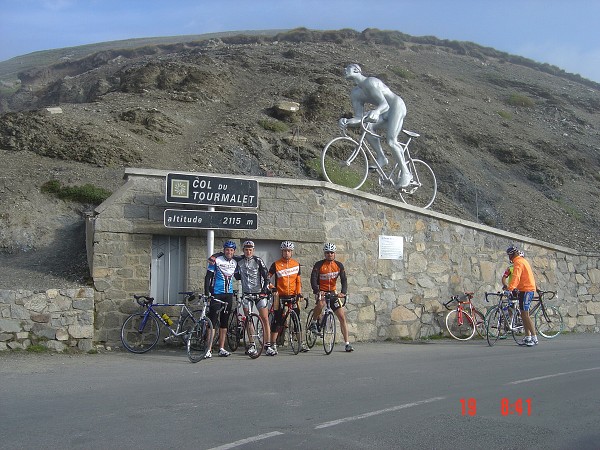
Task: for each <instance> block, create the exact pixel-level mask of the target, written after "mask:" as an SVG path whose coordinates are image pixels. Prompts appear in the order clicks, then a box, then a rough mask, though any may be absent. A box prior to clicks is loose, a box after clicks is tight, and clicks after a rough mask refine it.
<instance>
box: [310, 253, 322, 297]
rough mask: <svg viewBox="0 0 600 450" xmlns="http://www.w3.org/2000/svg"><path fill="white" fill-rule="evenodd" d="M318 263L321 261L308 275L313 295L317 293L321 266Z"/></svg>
mask: <svg viewBox="0 0 600 450" xmlns="http://www.w3.org/2000/svg"><path fill="white" fill-rule="evenodd" d="M320 263H321V261H319V262H316V263H315V265H314V266H313V269H312V272H311V273H310V287H311V288H312V291H313V294H315V295H316V294H318V293H319V271H320V270H321V265H322V263H321V264H320Z"/></svg>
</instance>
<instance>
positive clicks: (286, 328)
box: [269, 296, 302, 355]
mask: <svg viewBox="0 0 600 450" xmlns="http://www.w3.org/2000/svg"><path fill="white" fill-rule="evenodd" d="M300 299H302V297H301V296H298V297H280V298H279V301H280V302H281V303H282V304H283V311H282V315H283V318H282V321H281V323H282V324H281V325H277V326H275V323H274V322H275V305H274V303H273V304H272V305H271V308H270V310H269V323H270V324H271V331H272V332H274V333H277V337H276V339H275V343H276V344H277V345H278V346H283V345H284V343H285V342H286V341H288V342H289V344H290V349H291V350H292V353H294V355H297V354H298V353H299V352H300V348H301V346H302V327H301V326H300V318H299V317H298V314H296V311H294V309H296V307H297V304H298V300H300Z"/></svg>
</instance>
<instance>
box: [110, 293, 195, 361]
mask: <svg viewBox="0 0 600 450" xmlns="http://www.w3.org/2000/svg"><path fill="white" fill-rule="evenodd" d="M179 294H182V295H184V300H183V303H176V304H168V303H154V298H153V297H149V296H147V295H134V296H133V298H134V299H135V301H136V303H137V304H138V305H140V306H141V307H142V308H144V310H143V311H140V312H136V313H133V314H131V315H130V316H129V317H127V319H125V322H123V325H122V326H121V342H122V343H123V346H124V347H125V348H126V349H127V350H129V351H130V352H132V353H145V352H147V351H149V350H151V349H153V348H154V347H155V346H156V344H157V343H158V340H159V338H160V333H161V328H166V329H167V330H168V333H169V336H167V338H165V340H167V339H169V338H171V340H172V339H179V340H180V341H181V342H183V343H185V342H186V340H187V333H189V331H190V330H191V329H192V328H193V326H194V323H195V316H198V315H199V311H198V310H192V309H191V305H190V303H191V302H192V301H193V300H194V299H195V298H196V295H195V294H194V293H193V292H180V293H179ZM175 306H180V307H181V311H180V313H179V318H178V319H177V323H176V325H175V326H173V324H174V322H173V319H171V318H170V317H169V316H168V315H167V314H166V313H162V314H159V313H158V311H156V309H155V308H157V307H159V308H160V307H171V308H172V307H175Z"/></svg>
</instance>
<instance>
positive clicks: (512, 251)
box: [506, 245, 519, 256]
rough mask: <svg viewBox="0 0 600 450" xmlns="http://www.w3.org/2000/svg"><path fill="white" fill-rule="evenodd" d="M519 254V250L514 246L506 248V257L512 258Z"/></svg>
mask: <svg viewBox="0 0 600 450" xmlns="http://www.w3.org/2000/svg"><path fill="white" fill-rule="evenodd" d="M518 253H519V249H518V248H517V247H515V246H514V245H511V246H510V247H508V248H507V249H506V254H507V255H508V256H513V255H516V254H518Z"/></svg>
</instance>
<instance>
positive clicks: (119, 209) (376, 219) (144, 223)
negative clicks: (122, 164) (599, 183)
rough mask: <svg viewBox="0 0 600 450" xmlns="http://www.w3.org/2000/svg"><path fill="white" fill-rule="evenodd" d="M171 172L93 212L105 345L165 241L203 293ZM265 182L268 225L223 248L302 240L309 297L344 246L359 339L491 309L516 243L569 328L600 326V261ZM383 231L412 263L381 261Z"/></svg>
mask: <svg viewBox="0 0 600 450" xmlns="http://www.w3.org/2000/svg"><path fill="white" fill-rule="evenodd" d="M167 173H168V172H166V171H155V170H146V169H128V170H127V171H126V177H127V182H126V183H125V184H124V185H123V186H122V188H121V189H120V190H119V191H118V192H116V193H115V194H114V195H113V196H112V197H111V198H110V199H109V200H107V202H105V203H103V204H102V205H101V206H100V207H99V208H97V210H96V211H95V216H94V217H90V220H92V221H93V225H94V226H93V229H94V237H93V242H94V246H93V258H92V260H93V271H92V274H93V278H94V283H95V288H96V292H95V301H96V315H97V320H96V324H95V325H96V330H95V331H96V334H95V339H96V340H97V341H99V342H104V343H108V344H115V343H117V344H118V341H119V328H120V325H121V323H122V322H123V320H124V318H125V317H126V315H127V314H129V313H131V311H132V308H133V302H132V300H131V299H132V295H133V294H134V293H137V294H140V293H148V292H149V287H150V279H149V276H150V273H149V272H150V269H149V268H150V266H151V263H152V261H151V243H152V236H153V235H157V234H173V235H175V234H176V235H180V236H181V235H183V236H186V238H187V255H188V264H187V268H188V273H187V279H188V286H186V288H187V289H199V288H201V287H202V282H203V278H204V272H205V270H206V265H205V261H206V259H205V258H206V257H205V254H206V231H204V230H193V229H185V230H182V229H166V228H165V227H164V225H163V212H164V210H165V208H174V207H177V206H174V205H172V204H167V203H166V202H165V177H166V175H167ZM211 175H214V174H211ZM236 178H249V179H257V178H256V177H238V176H236ZM258 181H259V208H258V210H257V213H258V223H259V225H258V230H256V231H226V230H220V231H219V230H217V231H215V246H216V247H218V245H219V244H220V243H221V242H222V241H224V240H226V239H239V240H243V239H247V238H250V239H255V240H271V241H281V240H292V241H294V242H295V243H296V251H295V254H294V257H295V258H296V259H297V260H298V261H299V262H300V264H301V265H302V266H303V268H302V272H303V284H304V286H305V288H304V293H305V294H307V293H309V287H308V284H309V276H310V269H311V268H312V265H313V264H314V262H315V261H316V260H317V259H321V258H322V255H323V254H322V250H321V249H322V245H323V242H334V243H335V244H336V245H337V248H338V252H337V257H338V259H339V260H341V261H342V262H343V263H344V264H345V266H346V269H347V272H348V277H349V293H350V300H349V302H348V305H347V316H348V319H349V331H350V335H351V340H352V341H360V340H384V339H398V338H411V339H415V338H419V337H422V336H424V335H430V334H433V333H437V332H439V330H440V318H441V317H443V313H444V312H445V309H444V308H443V306H442V303H443V302H445V301H447V300H448V299H449V297H450V296H451V295H454V294H458V293H461V292H465V291H473V292H475V293H476V297H475V303H476V305H477V306H479V307H481V308H482V309H485V308H486V307H487V306H489V305H486V304H485V303H484V301H483V298H484V293H485V292H486V291H488V292H495V291H497V290H498V289H499V288H500V277H501V275H502V272H503V271H504V269H505V267H506V265H507V263H508V259H507V257H506V254H505V249H506V248H507V247H508V246H509V245H510V244H516V245H518V246H519V247H520V248H521V249H523V250H524V251H525V253H526V257H527V258H528V260H529V261H530V262H531V264H532V267H533V268H534V272H535V275H536V277H537V281H538V284H539V285H540V286H541V287H542V288H544V289H551V290H556V291H557V292H558V295H557V297H556V298H555V299H554V300H553V301H552V302H551V303H550V304H552V305H557V306H559V308H560V311H561V313H562V314H563V316H564V318H565V325H566V329H567V330H568V331H578V332H599V331H600V259H599V255H597V254H594V255H591V254H583V253H581V252H577V251H575V250H573V249H569V248H565V247H560V246H556V245H552V244H549V243H546V242H542V241H538V240H535V239H531V238H528V237H526V236H521V235H516V234H513V233H509V232H506V231H503V230H499V229H495V228H492V227H489V226H485V225H481V224H477V223H473V222H468V221H465V220H461V219H459V218H456V217H451V216H447V215H444V214H440V213H436V212H434V211H425V210H422V209H419V208H413V207H411V206H409V205H406V204H404V203H401V202H397V201H393V200H390V199H387V198H383V197H379V196H375V195H371V194H367V193H364V192H360V191H354V190H352V189H346V188H342V187H339V186H335V185H332V184H330V183H325V182H319V181H312V180H290V179H281V178H263V177H258ZM192 208H193V207H192V206H189V205H187V206H181V207H180V209H192ZM379 236H395V237H402V239H403V257H402V258H401V259H395V260H392V259H381V258H379V257H378V255H379V247H378V245H379ZM238 253H239V252H238ZM271 262H272V261H267V264H268V265H270V263H271Z"/></svg>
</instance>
